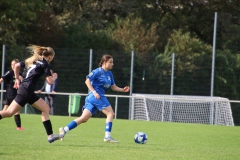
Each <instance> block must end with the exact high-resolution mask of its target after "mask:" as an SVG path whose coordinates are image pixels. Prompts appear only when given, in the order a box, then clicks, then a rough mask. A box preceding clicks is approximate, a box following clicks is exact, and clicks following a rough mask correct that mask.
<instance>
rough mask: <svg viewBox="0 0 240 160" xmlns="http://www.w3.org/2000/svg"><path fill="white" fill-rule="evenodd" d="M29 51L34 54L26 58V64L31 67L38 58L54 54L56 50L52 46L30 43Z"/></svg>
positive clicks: (41, 58)
mask: <svg viewBox="0 0 240 160" xmlns="http://www.w3.org/2000/svg"><path fill="white" fill-rule="evenodd" d="M26 49H27V51H28V52H29V53H31V54H32V56H31V57H29V58H27V59H26V60H25V65H26V67H27V68H29V67H30V66H31V65H32V64H33V63H34V62H36V61H37V60H43V56H44V57H48V56H54V55H55V52H54V50H53V49H52V48H51V47H43V46H37V45H30V46H28V47H27V48H26Z"/></svg>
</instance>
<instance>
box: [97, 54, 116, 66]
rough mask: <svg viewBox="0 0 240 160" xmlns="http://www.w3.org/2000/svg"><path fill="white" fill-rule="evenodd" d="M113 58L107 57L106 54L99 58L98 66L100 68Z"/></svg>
mask: <svg viewBox="0 0 240 160" xmlns="http://www.w3.org/2000/svg"><path fill="white" fill-rule="evenodd" d="M111 58H113V57H112V56H110V55H108V54H104V55H103V56H102V58H101V61H100V63H99V64H98V66H99V67H102V65H103V63H104V62H107V61H108V60H109V59H111Z"/></svg>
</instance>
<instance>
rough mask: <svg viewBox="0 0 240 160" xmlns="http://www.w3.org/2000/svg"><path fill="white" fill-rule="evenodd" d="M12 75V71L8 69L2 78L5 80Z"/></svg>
mask: <svg viewBox="0 0 240 160" xmlns="http://www.w3.org/2000/svg"><path fill="white" fill-rule="evenodd" d="M9 76H10V71H7V72H6V73H5V74H4V75H3V76H2V79H3V80H4V81H5V80H6V79H7V78H8V77H9Z"/></svg>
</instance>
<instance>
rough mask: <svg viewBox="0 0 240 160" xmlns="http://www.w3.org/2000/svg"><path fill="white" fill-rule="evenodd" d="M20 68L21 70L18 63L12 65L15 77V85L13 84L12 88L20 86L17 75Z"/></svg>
mask: <svg viewBox="0 0 240 160" xmlns="http://www.w3.org/2000/svg"><path fill="white" fill-rule="evenodd" d="M20 68H21V64H20V63H16V64H15V65H14V75H15V84H14V86H13V87H14V88H16V89H18V88H19V85H20V79H19V78H20V77H19V73H20Z"/></svg>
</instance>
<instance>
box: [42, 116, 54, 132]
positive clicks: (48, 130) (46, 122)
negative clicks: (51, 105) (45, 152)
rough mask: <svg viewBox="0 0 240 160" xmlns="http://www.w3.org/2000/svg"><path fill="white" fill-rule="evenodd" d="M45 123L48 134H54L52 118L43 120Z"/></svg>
mask: <svg viewBox="0 0 240 160" xmlns="http://www.w3.org/2000/svg"><path fill="white" fill-rule="evenodd" d="M43 125H44V127H45V130H46V132H47V135H51V134H53V130H52V123H51V121H50V120H46V121H44V122H43Z"/></svg>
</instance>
